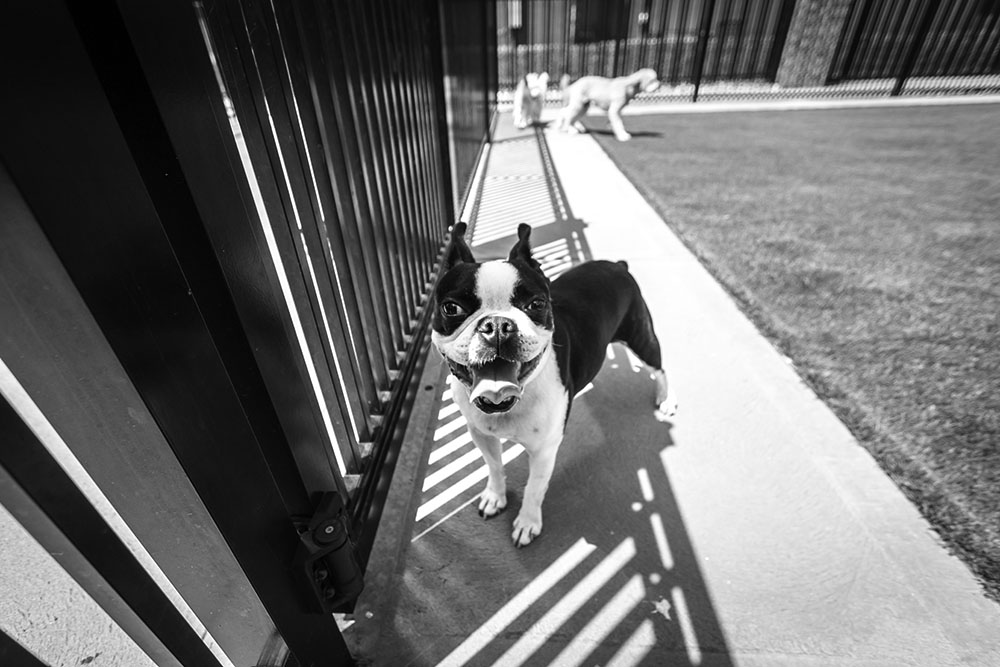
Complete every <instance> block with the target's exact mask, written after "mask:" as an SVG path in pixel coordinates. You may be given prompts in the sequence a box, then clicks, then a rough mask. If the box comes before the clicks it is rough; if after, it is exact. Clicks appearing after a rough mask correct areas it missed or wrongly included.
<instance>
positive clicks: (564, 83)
mask: <svg viewBox="0 0 1000 667" xmlns="http://www.w3.org/2000/svg"><path fill="white" fill-rule="evenodd" d="M570 80H571V79H570V77H569V74H563V75H562V76H561V77H560V78H559V90H561V91H563V92H566V89H567V88H569V82H570Z"/></svg>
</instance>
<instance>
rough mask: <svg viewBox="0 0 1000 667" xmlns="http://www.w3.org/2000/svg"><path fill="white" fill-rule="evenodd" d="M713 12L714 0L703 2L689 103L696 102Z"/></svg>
mask: <svg viewBox="0 0 1000 667" xmlns="http://www.w3.org/2000/svg"><path fill="white" fill-rule="evenodd" d="M714 12H715V0H705V4H704V5H702V9H701V25H700V26H699V27H698V49H697V52H696V54H695V58H694V72H693V75H692V79H693V80H694V93H692V95H691V101H692V102H697V101H698V91H699V89H700V88H701V77H702V73H703V72H704V69H705V54H706V53H707V51H708V39H709V35H710V33H711V30H712V17H713V14H714Z"/></svg>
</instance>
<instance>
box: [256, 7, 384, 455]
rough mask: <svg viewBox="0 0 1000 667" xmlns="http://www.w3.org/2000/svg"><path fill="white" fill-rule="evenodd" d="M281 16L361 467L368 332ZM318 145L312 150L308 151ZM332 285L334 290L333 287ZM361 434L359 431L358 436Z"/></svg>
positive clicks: (289, 32)
mask: <svg viewBox="0 0 1000 667" xmlns="http://www.w3.org/2000/svg"><path fill="white" fill-rule="evenodd" d="M270 9H273V11H274V12H276V14H273V15H272V20H273V21H274V28H275V32H276V35H278V36H279V39H280V44H281V54H280V56H281V58H282V60H283V62H284V66H285V71H286V73H287V76H288V78H289V80H288V85H289V90H288V93H287V95H286V99H288V100H289V102H290V103H291V104H292V105H293V106H292V107H291V108H290V109H289V113H290V114H293V115H294V118H295V119H296V121H297V123H298V126H299V131H300V132H301V136H300V138H299V146H300V153H301V156H300V159H301V160H302V161H303V165H304V167H305V168H308V170H309V171H310V174H311V178H310V181H311V185H312V188H311V196H312V198H314V203H313V207H314V210H315V217H314V220H313V221H312V223H313V224H312V226H310V227H309V228H307V229H304V230H303V232H304V236H305V238H307V239H309V247H310V249H311V256H312V258H311V261H312V265H313V267H314V268H315V269H316V270H317V271H320V272H321V273H322V274H323V275H322V278H321V279H320V281H319V282H320V284H321V285H322V286H323V289H324V291H325V290H326V289H329V292H330V296H329V298H327V300H326V301H327V320H328V321H327V322H326V330H327V335H328V336H329V338H330V340H331V342H332V345H333V354H334V355H336V359H337V361H336V362H335V363H334V370H335V372H336V374H337V376H338V379H339V381H338V382H337V383H336V384H337V390H338V392H340V393H339V395H340V396H341V397H342V398H341V399H340V400H341V401H342V403H341V404H340V408H341V414H342V415H343V419H344V420H346V421H347V422H348V423H349V424H350V425H351V433H350V434H349V436H348V435H346V434H341V435H339V437H343V438H348V437H349V439H350V441H353V442H354V443H355V444H354V447H355V450H356V451H355V456H356V457H357V460H358V465H356V466H355V469H354V470H352V472H356V471H357V469H358V468H359V466H360V458H361V457H362V456H363V454H364V453H363V452H362V451H360V449H358V448H359V447H360V445H361V444H362V443H363V442H367V441H370V440H371V438H372V434H371V432H370V427H369V419H368V416H369V414H370V412H371V410H372V407H373V406H375V405H377V401H378V395H377V390H376V388H375V386H374V383H373V374H372V369H371V360H370V357H369V356H368V354H367V352H365V351H363V350H362V351H360V352H359V347H360V344H359V343H360V341H359V340H358V332H360V331H361V330H362V326H363V325H362V317H361V314H360V312H359V306H358V302H357V296H356V293H355V286H354V279H353V276H352V275H351V271H350V268H349V266H348V262H347V258H346V256H345V255H344V252H343V251H344V248H343V239H342V237H341V235H340V228H341V226H342V224H343V222H342V220H340V216H339V212H338V206H337V202H336V196H335V194H334V192H333V191H332V189H331V182H332V181H331V178H330V175H329V173H328V169H329V167H328V163H327V161H326V159H325V154H324V152H323V151H322V150H321V149H320V150H316V149H315V147H321V146H322V145H323V139H322V131H321V129H320V124H321V120H320V117H319V114H320V113H321V112H320V111H319V110H318V109H317V106H316V104H315V100H314V99H313V96H312V92H311V85H310V80H311V77H310V75H309V65H308V62H309V58H308V56H307V55H306V53H305V49H304V40H303V39H302V35H301V34H300V33H299V32H298V29H297V25H296V21H295V17H294V15H293V14H292V11H291V7H290V6H289V5H287V4H285V3H277V4H270ZM310 146H311V147H314V148H313V149H312V150H309V148H308V147H310ZM327 286H328V287H327ZM355 430H356V431H357V433H356V434H355Z"/></svg>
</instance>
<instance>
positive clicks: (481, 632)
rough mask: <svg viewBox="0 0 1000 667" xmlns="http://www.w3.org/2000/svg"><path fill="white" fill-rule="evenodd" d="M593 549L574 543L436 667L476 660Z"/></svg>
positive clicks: (582, 543)
mask: <svg viewBox="0 0 1000 667" xmlns="http://www.w3.org/2000/svg"><path fill="white" fill-rule="evenodd" d="M595 549H596V547H595V546H594V545H593V544H590V543H588V542H587V541H586V540H584V539H583V538H581V539H579V540H577V541H576V543H574V544H573V546H571V547H570V548H569V549H567V550H566V551H565V552H564V553H563V554H562V555H560V556H559V558H557V559H556V560H555V561H553V563H552V564H551V565H549V566H548V567H547V568H545V569H544V570H543V571H542V572H541V574H539V575H538V576H537V577H535V578H534V579H533V580H532V581H531V583H530V584H528V585H527V586H525V587H524V588H523V589H521V591H520V592H519V593H518V594H517V595H515V596H514V597H513V598H511V599H510V601H509V602H508V603H507V604H505V605H504V606H503V607H501V608H500V609H499V610H498V611H497V612H496V613H495V614H493V616H491V617H490V618H489V620H487V621H486V622H485V623H483V624H482V625H480V626H479V627H478V628H477V629H476V630H475V632H473V633H472V634H471V635H469V637H468V638H467V639H466V640H465V641H463V642H462V643H461V644H459V645H458V647H456V648H455V650H454V651H452V652H451V653H449V654H448V655H447V656H446V657H445V658H444V660H442V661H441V662H439V663H438V665H437V667H462V665H465V664H467V663H468V662H469V661H470V660H472V659H473V658H475V657H476V656H477V655H478V654H479V652H480V651H482V650H483V649H484V648H486V647H487V646H488V645H489V643H490V642H492V641H493V639H494V638H496V637H497V636H499V635H500V633H502V632H503V631H504V630H506V629H507V627H508V626H509V625H510V624H511V623H513V622H514V621H515V620H517V619H518V618H520V617H521V616H522V615H523V614H524V613H525V612H526V611H527V610H528V609H529V608H530V607H531V606H532V605H533V604H535V603H536V602H537V601H538V600H540V599H541V598H542V597H543V596H544V595H545V594H546V593H548V592H549V591H550V590H551V589H552V587H553V586H555V585H556V584H557V583H559V582H560V581H561V580H562V579H563V578H564V577H565V576H566V575H567V574H569V573H570V572H572V571H573V570H574V569H575V568H576V567H577V566H578V565H579V564H580V563H582V562H583V560H584V559H585V558H586V557H587V556H589V555H590V554H591V553H593V551H594V550H595Z"/></svg>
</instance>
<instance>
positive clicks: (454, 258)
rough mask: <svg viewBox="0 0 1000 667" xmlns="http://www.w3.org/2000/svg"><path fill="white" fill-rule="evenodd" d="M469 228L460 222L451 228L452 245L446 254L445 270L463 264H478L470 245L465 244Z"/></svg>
mask: <svg viewBox="0 0 1000 667" xmlns="http://www.w3.org/2000/svg"><path fill="white" fill-rule="evenodd" d="M467 227H468V226H467V225H466V224H465V223H464V222H459V223H457V224H456V225H455V226H454V227H452V228H451V243H449V244H448V250H446V251H445V253H444V268H445V270H447V269H450V268H451V267H453V266H455V265H456V264H461V263H462V262H469V263H470V264H474V263H475V262H476V259H475V258H474V257H473V256H472V251H471V250H470V249H469V245H468V244H467V243H466V242H465V230H466V229H467Z"/></svg>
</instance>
